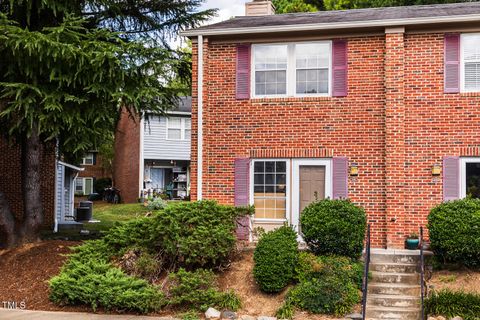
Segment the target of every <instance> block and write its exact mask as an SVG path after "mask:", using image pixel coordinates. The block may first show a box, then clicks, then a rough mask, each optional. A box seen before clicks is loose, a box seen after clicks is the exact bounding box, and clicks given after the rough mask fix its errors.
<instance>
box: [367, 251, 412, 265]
mask: <svg viewBox="0 0 480 320" xmlns="http://www.w3.org/2000/svg"><path fill="white" fill-rule="evenodd" d="M412 251H416V250H412ZM419 261H420V254H418V253H416V252H412V253H408V252H405V253H401V254H388V253H387V252H372V253H371V254H370V262H371V263H404V264H418V262H419Z"/></svg>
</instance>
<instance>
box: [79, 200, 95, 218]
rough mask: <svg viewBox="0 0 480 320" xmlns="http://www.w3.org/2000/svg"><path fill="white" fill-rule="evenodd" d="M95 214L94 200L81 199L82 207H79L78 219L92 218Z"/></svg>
mask: <svg viewBox="0 0 480 320" xmlns="http://www.w3.org/2000/svg"><path fill="white" fill-rule="evenodd" d="M92 216H93V202H92V201H80V207H79V208H77V218H76V220H77V221H88V220H92Z"/></svg>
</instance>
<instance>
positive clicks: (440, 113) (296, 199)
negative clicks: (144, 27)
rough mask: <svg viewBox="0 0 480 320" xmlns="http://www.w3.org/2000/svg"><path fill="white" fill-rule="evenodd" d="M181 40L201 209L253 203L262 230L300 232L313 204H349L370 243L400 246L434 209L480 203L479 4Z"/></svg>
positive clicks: (251, 22)
mask: <svg viewBox="0 0 480 320" xmlns="http://www.w3.org/2000/svg"><path fill="white" fill-rule="evenodd" d="M247 6H248V7H247V13H248V14H250V13H252V12H253V13H254V14H262V13H263V14H268V13H269V12H272V6H271V3H270V2H269V1H254V2H251V3H248V4H247ZM262 10H263V11H262ZM183 35H185V36H188V37H189V38H190V39H191V40H192V43H193V57H192V60H193V103H192V130H193V131H192V163H191V197H192V199H193V200H195V199H217V200H219V201H220V202H222V203H225V204H236V205H247V204H254V205H255V215H254V217H253V219H252V221H251V227H263V228H265V229H271V228H274V227H277V226H280V225H282V224H283V223H284V222H288V223H291V224H293V225H295V226H298V225H299V217H300V213H301V211H302V209H303V208H304V207H305V206H306V205H307V204H308V203H310V202H311V201H313V200H315V199H316V198H319V199H322V198H326V197H330V198H349V199H351V200H352V201H353V202H354V203H356V204H358V205H360V206H362V207H364V208H365V209H366V212H367V214H368V221H369V222H370V223H371V224H372V245H373V246H375V247H403V246H404V241H405V238H406V236H407V235H408V234H409V233H411V232H417V233H418V230H419V227H420V226H424V225H425V224H426V221H427V215H428V213H429V210H430V209H431V208H432V207H433V206H435V205H437V204H439V203H441V202H442V201H445V200H452V199H457V198H462V197H465V196H466V195H467V194H473V195H474V196H478V195H477V193H475V190H478V188H479V187H480V182H479V181H480V130H479V128H480V127H479V125H480V3H479V2H471V3H455V4H443V5H428V6H415V7H394V8H375V9H360V10H346V11H328V12H315V13H298V14H286V15H265V16H246V17H236V18H233V19H230V20H228V21H225V22H221V23H218V24H213V25H210V26H204V27H200V28H198V29H194V30H189V31H186V32H184V33H183ZM199 44H201V46H199Z"/></svg>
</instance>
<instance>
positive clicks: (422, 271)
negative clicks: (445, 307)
mask: <svg viewBox="0 0 480 320" xmlns="http://www.w3.org/2000/svg"><path fill="white" fill-rule="evenodd" d="M420 290H421V303H422V320H425V306H424V302H423V300H424V297H425V256H424V255H423V227H420Z"/></svg>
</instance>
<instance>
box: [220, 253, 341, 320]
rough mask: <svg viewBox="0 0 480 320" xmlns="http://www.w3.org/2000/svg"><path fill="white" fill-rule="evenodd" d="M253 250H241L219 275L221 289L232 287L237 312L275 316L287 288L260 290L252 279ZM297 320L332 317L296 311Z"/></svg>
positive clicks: (320, 319) (318, 319) (323, 319)
mask: <svg viewBox="0 0 480 320" xmlns="http://www.w3.org/2000/svg"><path fill="white" fill-rule="evenodd" d="M252 270H253V250H248V251H243V252H242V253H240V254H239V256H238V257H237V258H236V259H235V261H233V263H232V265H231V266H230V268H229V269H228V270H227V271H225V272H224V273H223V274H221V275H220V276H219V285H220V288H221V289H222V290H228V289H233V290H234V291H235V293H236V294H237V295H238V296H239V297H240V299H241V300H242V309H241V310H239V311H238V314H240V315H242V314H248V315H251V316H260V315H263V316H275V312H276V311H277V309H278V308H279V307H280V306H281V305H282V303H283V301H284V300H285V299H284V298H285V295H286V293H287V289H285V290H283V291H282V292H280V293H278V294H266V293H264V292H262V291H260V290H259V289H258V287H257V285H256V284H255V280H254V279H253V273H252ZM295 319H299V320H326V319H329V320H332V319H336V318H334V317H328V316H325V315H313V314H309V313H307V312H299V311H298V312H297V313H296V314H295Z"/></svg>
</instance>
